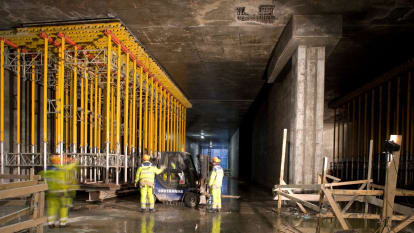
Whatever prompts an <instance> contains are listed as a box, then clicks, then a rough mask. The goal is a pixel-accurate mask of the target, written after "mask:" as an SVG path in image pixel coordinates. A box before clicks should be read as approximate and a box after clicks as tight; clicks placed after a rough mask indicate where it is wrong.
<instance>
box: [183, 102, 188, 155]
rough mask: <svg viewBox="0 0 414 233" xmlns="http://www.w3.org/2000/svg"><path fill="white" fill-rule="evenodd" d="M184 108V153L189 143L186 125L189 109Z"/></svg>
mask: <svg viewBox="0 0 414 233" xmlns="http://www.w3.org/2000/svg"><path fill="white" fill-rule="evenodd" d="M183 108H184V151H185V150H186V142H187V137H186V136H187V125H186V122H187V108H186V107H183Z"/></svg>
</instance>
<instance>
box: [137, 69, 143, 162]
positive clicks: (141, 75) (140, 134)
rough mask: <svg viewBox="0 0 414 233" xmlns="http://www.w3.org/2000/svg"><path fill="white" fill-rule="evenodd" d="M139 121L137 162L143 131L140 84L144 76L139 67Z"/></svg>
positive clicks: (140, 151) (140, 153)
mask: <svg viewBox="0 0 414 233" xmlns="http://www.w3.org/2000/svg"><path fill="white" fill-rule="evenodd" d="M139 72H140V73H139V74H140V75H139V122H138V140H139V141H138V156H139V157H138V161H139V162H141V161H140V159H141V156H142V139H143V132H142V119H143V116H142V113H143V111H142V95H143V92H142V85H143V80H144V77H143V68H142V67H141V68H140V69H139Z"/></svg>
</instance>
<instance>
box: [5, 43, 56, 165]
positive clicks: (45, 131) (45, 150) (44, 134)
mask: <svg viewBox="0 0 414 233" xmlns="http://www.w3.org/2000/svg"><path fill="white" fill-rule="evenodd" d="M43 46H44V48H43V171H46V169H47V88H48V85H47V71H48V70H47V68H48V67H47V61H48V46H49V41H48V40H47V39H44V45H43ZM1 51H3V48H2V49H1ZM1 57H2V59H3V56H1ZM1 67H2V69H1V70H2V71H3V68H4V67H3V65H1ZM2 76H3V75H2ZM2 93H3V92H2ZM2 97H3V94H2ZM2 119H3V118H2ZM2 141H3V140H2ZM2 155H3V153H2Z"/></svg>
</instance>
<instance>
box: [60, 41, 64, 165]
mask: <svg viewBox="0 0 414 233" xmlns="http://www.w3.org/2000/svg"><path fill="white" fill-rule="evenodd" d="M60 46H61V49H60V53H61V54H60V64H61V69H60V75H59V79H60V80H59V104H60V112H59V144H60V145H59V148H60V154H61V160H60V164H63V158H62V153H63V119H64V112H65V108H64V102H63V101H64V95H65V91H64V89H65V76H64V75H65V38H64V37H63V38H62V39H61V44H60Z"/></svg>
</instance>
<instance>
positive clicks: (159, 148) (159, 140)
mask: <svg viewBox="0 0 414 233" xmlns="http://www.w3.org/2000/svg"><path fill="white" fill-rule="evenodd" d="M158 95H159V96H160V101H159V105H160V106H159V109H160V111H159V118H158V151H159V152H161V151H162V141H161V139H162V114H163V112H162V100H163V98H162V88H161V87H160V90H159V93H158Z"/></svg>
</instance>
